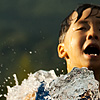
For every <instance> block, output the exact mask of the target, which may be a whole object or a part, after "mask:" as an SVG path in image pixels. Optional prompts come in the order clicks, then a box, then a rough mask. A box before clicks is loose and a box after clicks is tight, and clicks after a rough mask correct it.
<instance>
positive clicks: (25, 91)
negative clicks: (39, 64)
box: [6, 70, 57, 100]
mask: <svg viewBox="0 0 100 100" xmlns="http://www.w3.org/2000/svg"><path fill="white" fill-rule="evenodd" d="M13 76H14V80H15V83H16V85H15V86H13V87H10V86H7V89H8V93H7V96H6V99H7V100H31V98H30V99H29V98H28V99H26V97H27V96H29V95H30V94H34V93H36V92H37V89H38V87H39V86H40V84H41V83H40V82H42V81H45V82H46V83H47V84H46V87H48V86H49V83H50V82H51V81H52V80H54V79H56V78H57V76H56V74H55V72H54V71H53V70H50V71H44V70H39V71H37V72H35V73H34V74H32V73H30V74H29V77H28V79H24V80H23V81H22V84H21V85H18V79H17V76H16V74H14V75H13ZM32 100H33V99H32Z"/></svg>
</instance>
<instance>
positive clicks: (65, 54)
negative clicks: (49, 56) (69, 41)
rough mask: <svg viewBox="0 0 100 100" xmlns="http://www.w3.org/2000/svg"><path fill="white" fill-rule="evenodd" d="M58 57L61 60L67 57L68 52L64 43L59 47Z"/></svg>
mask: <svg viewBox="0 0 100 100" xmlns="http://www.w3.org/2000/svg"><path fill="white" fill-rule="evenodd" d="M58 55H59V57H60V58H64V57H66V56H67V52H66V51H65V49H64V43H60V44H59V45H58Z"/></svg>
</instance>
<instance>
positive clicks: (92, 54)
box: [62, 8, 100, 69]
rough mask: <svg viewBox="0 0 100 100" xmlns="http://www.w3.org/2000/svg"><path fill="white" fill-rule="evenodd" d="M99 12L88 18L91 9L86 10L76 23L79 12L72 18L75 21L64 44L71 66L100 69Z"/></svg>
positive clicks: (95, 10) (96, 10)
mask: <svg viewBox="0 0 100 100" xmlns="http://www.w3.org/2000/svg"><path fill="white" fill-rule="evenodd" d="M98 11H99V10H98V9H93V11H92V13H91V15H90V16H89V17H88V18H86V17H87V16H88V15H89V14H90V12H91V8H88V9H86V10H84V11H83V13H82V16H81V18H80V19H79V20H78V21H77V22H76V23H75V21H76V19H77V16H78V14H77V12H74V13H73V15H72V16H71V17H72V19H73V20H72V22H71V26H70V28H69V30H68V31H67V33H66V36H65V40H64V43H62V44H63V48H64V52H65V53H66V56H68V57H66V58H67V63H68V64H69V65H70V66H73V67H79V68H81V67H87V68H89V69H97V68H99V69H100V11H99V12H98Z"/></svg>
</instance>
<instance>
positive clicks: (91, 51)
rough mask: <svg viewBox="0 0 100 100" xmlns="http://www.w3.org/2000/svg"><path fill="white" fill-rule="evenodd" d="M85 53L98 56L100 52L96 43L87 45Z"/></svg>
mask: <svg viewBox="0 0 100 100" xmlns="http://www.w3.org/2000/svg"><path fill="white" fill-rule="evenodd" d="M84 53H85V54H88V55H92V56H98V55H99V54H100V49H99V46H98V45H88V46H87V47H86V48H85V50H84Z"/></svg>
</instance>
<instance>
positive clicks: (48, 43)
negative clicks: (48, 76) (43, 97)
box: [0, 0, 100, 100]
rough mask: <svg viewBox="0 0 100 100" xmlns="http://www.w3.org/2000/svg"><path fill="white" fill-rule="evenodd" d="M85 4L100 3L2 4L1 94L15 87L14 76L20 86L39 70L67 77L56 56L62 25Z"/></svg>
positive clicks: (45, 0)
mask: <svg viewBox="0 0 100 100" xmlns="http://www.w3.org/2000/svg"><path fill="white" fill-rule="evenodd" d="M83 3H92V4H100V0H1V1H0V94H6V93H7V90H6V86H7V85H10V86H13V85H14V83H15V82H14V79H13V74H16V75H17V77H18V81H19V84H21V82H22V80H23V79H24V78H27V77H28V76H27V74H28V73H34V72H36V71H37V70H40V69H42V70H55V71H56V74H57V75H59V74H61V73H63V74H65V73H67V71H66V64H65V61H64V60H61V59H60V58H58V55H57V45H58V36H59V29H60V23H61V21H62V20H63V19H64V18H65V17H66V16H67V15H68V14H69V13H70V12H72V10H73V9H74V8H76V6H78V5H80V4H83ZM57 69H59V70H57ZM62 70H63V71H62ZM3 99H4V98H2V100H3ZM0 100H1V99H0Z"/></svg>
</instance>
